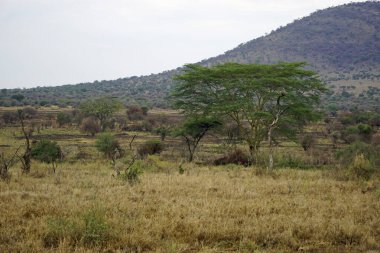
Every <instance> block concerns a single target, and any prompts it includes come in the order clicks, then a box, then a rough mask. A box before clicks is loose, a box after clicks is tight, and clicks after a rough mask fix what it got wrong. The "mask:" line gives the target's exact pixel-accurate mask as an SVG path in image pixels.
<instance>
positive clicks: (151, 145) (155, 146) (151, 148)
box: [137, 140, 164, 157]
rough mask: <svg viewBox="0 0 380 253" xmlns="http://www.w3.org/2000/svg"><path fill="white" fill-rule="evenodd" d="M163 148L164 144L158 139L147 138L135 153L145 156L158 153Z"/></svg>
mask: <svg viewBox="0 0 380 253" xmlns="http://www.w3.org/2000/svg"><path fill="white" fill-rule="evenodd" d="M163 149H164V145H163V144H162V142H161V141H158V140H149V141H146V142H145V143H144V144H142V145H141V146H140V147H139V148H138V150H137V153H138V155H139V156H140V157H145V156H147V155H153V154H159V153H161V151H162V150H163Z"/></svg>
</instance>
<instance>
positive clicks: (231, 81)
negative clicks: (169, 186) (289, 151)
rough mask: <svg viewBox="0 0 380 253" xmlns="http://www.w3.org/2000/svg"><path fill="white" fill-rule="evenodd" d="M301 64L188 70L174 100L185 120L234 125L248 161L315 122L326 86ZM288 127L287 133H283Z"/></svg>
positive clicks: (190, 67) (192, 67)
mask: <svg viewBox="0 0 380 253" xmlns="http://www.w3.org/2000/svg"><path fill="white" fill-rule="evenodd" d="M304 67H305V63H301V62H296V63H279V64H274V65H260V64H238V63H225V64H221V65H216V66H213V67H203V66H200V65H194V64H193V65H187V66H186V69H185V70H184V72H183V74H181V75H179V76H176V77H175V79H176V80H177V81H178V83H177V86H176V87H175V88H174V91H173V93H172V98H173V100H174V106H175V107H176V108H177V109H181V110H183V112H184V113H185V114H187V115H212V116H214V117H215V116H216V117H220V118H223V117H224V118H227V119H229V120H233V121H234V122H236V124H237V125H238V127H239V129H240V133H241V134H242V138H243V140H244V141H245V142H246V143H247V145H248V146H249V150H250V152H251V157H252V158H253V157H254V154H256V153H257V151H258V150H259V148H260V145H261V143H262V141H263V140H265V139H268V141H269V144H270V146H271V144H272V142H273V137H274V136H275V135H285V136H292V135H294V133H295V132H296V131H295V130H296V129H297V128H299V127H300V126H302V125H304V124H305V123H306V122H308V121H311V120H315V119H316V118H317V117H316V116H317V113H316V112H315V109H314V108H315V105H316V104H318V102H319V98H320V95H321V93H322V92H324V91H325V90H326V88H325V85H324V84H323V83H322V82H321V81H320V80H319V79H318V77H317V76H316V74H315V72H313V71H309V70H305V69H304ZM284 126H286V127H284Z"/></svg>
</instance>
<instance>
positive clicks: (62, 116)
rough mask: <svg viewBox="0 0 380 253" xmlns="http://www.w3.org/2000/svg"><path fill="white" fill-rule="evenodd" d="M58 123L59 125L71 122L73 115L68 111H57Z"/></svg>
mask: <svg viewBox="0 0 380 253" xmlns="http://www.w3.org/2000/svg"><path fill="white" fill-rule="evenodd" d="M57 123H58V125H59V127H62V126H64V125H66V124H69V123H71V116H70V115H69V114H68V113H64V112H59V113H57Z"/></svg>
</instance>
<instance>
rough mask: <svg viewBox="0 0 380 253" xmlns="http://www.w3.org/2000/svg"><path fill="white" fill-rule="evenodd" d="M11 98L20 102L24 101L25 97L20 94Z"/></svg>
mask: <svg viewBox="0 0 380 253" xmlns="http://www.w3.org/2000/svg"><path fill="white" fill-rule="evenodd" d="M11 98H13V99H16V100H17V101H19V102H20V101H22V100H24V98H25V96H23V95H21V94H15V95H12V97H11Z"/></svg>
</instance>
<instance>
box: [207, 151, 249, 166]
mask: <svg viewBox="0 0 380 253" xmlns="http://www.w3.org/2000/svg"><path fill="white" fill-rule="evenodd" d="M226 164H238V165H244V166H248V165H249V157H248V155H247V154H246V153H244V152H243V151H242V150H241V149H235V150H233V151H232V152H230V153H228V154H226V155H225V156H223V157H221V158H218V159H216V160H215V161H214V165H226Z"/></svg>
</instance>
